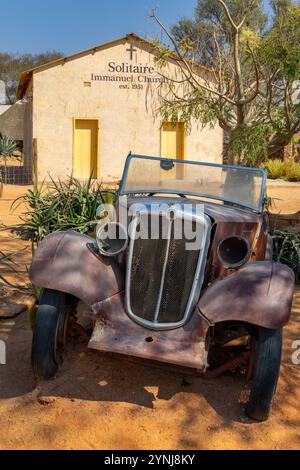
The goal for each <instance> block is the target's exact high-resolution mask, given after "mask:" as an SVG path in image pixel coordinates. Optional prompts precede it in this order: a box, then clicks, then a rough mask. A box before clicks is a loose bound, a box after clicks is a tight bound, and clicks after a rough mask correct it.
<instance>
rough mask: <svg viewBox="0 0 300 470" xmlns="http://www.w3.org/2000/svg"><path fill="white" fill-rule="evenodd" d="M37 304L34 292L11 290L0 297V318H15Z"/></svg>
mask: <svg viewBox="0 0 300 470" xmlns="http://www.w3.org/2000/svg"><path fill="white" fill-rule="evenodd" d="M35 304H36V298H35V297H34V295H32V294H26V293H25V294H24V293H23V292H18V291H17V292H16V291H15V292H10V293H8V294H6V295H4V296H3V297H0V320H1V319H2V320H5V319H9V318H14V317H16V316H18V315H20V314H21V313H23V312H25V311H26V310H31V309H32V308H33V307H34V305H35Z"/></svg>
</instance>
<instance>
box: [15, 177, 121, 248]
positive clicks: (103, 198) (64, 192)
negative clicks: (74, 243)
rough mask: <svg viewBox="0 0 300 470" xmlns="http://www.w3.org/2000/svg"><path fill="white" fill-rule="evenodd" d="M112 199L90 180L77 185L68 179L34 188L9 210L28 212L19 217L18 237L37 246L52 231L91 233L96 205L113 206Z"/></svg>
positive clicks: (77, 181) (78, 182)
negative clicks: (20, 227)
mask: <svg viewBox="0 0 300 470" xmlns="http://www.w3.org/2000/svg"><path fill="white" fill-rule="evenodd" d="M114 199H115V193H114V191H105V190H103V189H102V187H101V185H99V184H94V183H93V182H92V179H91V178H90V179H89V180H88V181H85V182H81V181H79V180H77V179H76V178H73V177H69V178H68V180H67V181H61V180H59V181H58V182H55V181H53V180H52V184H51V186H50V187H48V188H46V187H45V183H42V184H40V185H39V186H38V185H35V186H34V188H33V189H32V190H29V191H28V192H27V194H25V195H24V196H22V197H21V198H18V199H16V201H15V202H14V203H13V207H15V208H16V207H18V206H19V205H20V204H23V203H25V205H26V207H27V208H28V210H27V211H26V212H25V213H24V214H23V216H21V220H22V221H23V225H22V228H23V230H22V234H23V236H24V237H25V238H28V239H30V240H31V241H32V242H33V243H39V242H40V241H41V240H42V239H43V238H44V237H45V236H46V235H48V234H49V233H52V232H56V231H66V230H76V231H78V232H80V233H92V232H93V230H94V228H95V225H96V224H97V223H98V220H97V209H98V207H99V205H100V204H101V203H107V202H108V203H110V202H113V200H114Z"/></svg>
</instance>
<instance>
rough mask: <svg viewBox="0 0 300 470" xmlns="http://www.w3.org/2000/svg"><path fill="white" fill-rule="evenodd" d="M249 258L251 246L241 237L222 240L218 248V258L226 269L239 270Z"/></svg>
mask: <svg viewBox="0 0 300 470" xmlns="http://www.w3.org/2000/svg"><path fill="white" fill-rule="evenodd" d="M250 256H251V246H250V243H249V241H248V240H246V238H243V237H237V236H235V237H228V238H225V239H224V240H222V241H221V242H220V243H219V246H218V257H219V260H220V261H221V263H222V264H223V265H224V266H225V267H226V268H232V269H234V268H239V267H240V266H242V265H243V264H245V263H246V262H247V261H248V260H249V258H250Z"/></svg>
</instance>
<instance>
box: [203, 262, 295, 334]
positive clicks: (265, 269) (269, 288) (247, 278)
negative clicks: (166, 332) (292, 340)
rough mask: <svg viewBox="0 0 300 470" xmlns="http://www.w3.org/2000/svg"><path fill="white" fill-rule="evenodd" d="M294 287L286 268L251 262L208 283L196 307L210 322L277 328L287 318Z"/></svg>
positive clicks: (293, 281) (291, 275)
mask: <svg viewBox="0 0 300 470" xmlns="http://www.w3.org/2000/svg"><path fill="white" fill-rule="evenodd" d="M294 287H295V276H294V273H293V271H292V270H291V269H290V268H289V267H287V266H285V265H283V264H280V263H275V262H272V261H259V262H253V263H249V264H247V265H246V266H245V267H243V268H242V269H240V270H239V271H237V272H235V273H233V274H230V275H229V276H227V277H225V278H223V279H220V280H217V281H216V282H214V283H213V284H212V285H211V286H209V287H208V288H207V289H206V290H205V292H204V293H203V295H202V297H201V298H200V301H199V303H198V310H199V311H200V313H201V314H202V315H204V316H205V317H206V318H207V319H208V321H209V322H210V323H211V324H212V325H214V324H216V323H220V322H225V321H232V320H233V321H242V322H247V323H251V324H254V325H258V326H262V327H265V328H270V329H278V328H281V327H282V326H284V325H285V324H286V323H288V321H289V318H290V315H291V307H292V302H293V293H294Z"/></svg>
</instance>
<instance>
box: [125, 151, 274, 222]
mask: <svg viewBox="0 0 300 470" xmlns="http://www.w3.org/2000/svg"><path fill="white" fill-rule="evenodd" d="M133 159H140V160H156V161H157V162H162V161H168V162H173V163H175V164H181V165H185V164H191V165H198V166H208V167H215V168H225V169H226V168H228V169H235V170H236V169H239V170H241V171H244V170H247V171H253V172H256V173H257V172H259V173H261V175H262V185H261V193H260V199H259V207H257V206H253V205H251V204H245V203H244V202H241V201H233V200H231V199H226V198H224V197H222V198H221V197H218V196H214V195H212V194H203V193H196V192H184V193H183V192H182V191H175V190H174V189H160V190H159V191H158V189H157V188H156V189H155V188H153V193H155V194H156V193H157V194H175V195H185V196H196V197H203V198H205V199H214V200H216V201H222V202H225V203H226V202H227V203H229V204H236V205H238V206H242V207H244V208H246V209H251V210H253V211H255V212H259V213H261V212H263V210H264V204H265V195H266V187H267V173H266V171H265V170H264V169H263V168H251V167H246V166H239V165H223V164H220V163H208V162H198V161H193V160H176V159H173V158H161V157H151V156H148V155H137V154H130V155H128V157H127V159H126V163H125V167H124V172H123V176H122V179H121V182H120V189H119V196H129V195H134V194H151V193H152V191H151V190H149V189H147V190H141V189H138V190H125V185H126V181H127V176H128V172H129V167H130V163H131V160H133Z"/></svg>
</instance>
